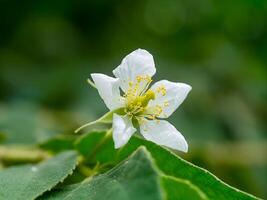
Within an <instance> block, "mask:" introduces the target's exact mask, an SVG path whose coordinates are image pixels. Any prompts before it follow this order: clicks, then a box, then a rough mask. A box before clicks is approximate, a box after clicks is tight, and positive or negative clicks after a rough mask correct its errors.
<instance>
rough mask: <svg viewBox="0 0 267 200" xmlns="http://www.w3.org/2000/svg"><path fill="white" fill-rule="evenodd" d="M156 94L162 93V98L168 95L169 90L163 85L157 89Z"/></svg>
mask: <svg viewBox="0 0 267 200" xmlns="http://www.w3.org/2000/svg"><path fill="white" fill-rule="evenodd" d="M156 92H157V93H160V94H161V95H162V96H165V95H166V94H167V89H166V87H165V86H164V85H161V86H159V87H158V88H157V89H156Z"/></svg>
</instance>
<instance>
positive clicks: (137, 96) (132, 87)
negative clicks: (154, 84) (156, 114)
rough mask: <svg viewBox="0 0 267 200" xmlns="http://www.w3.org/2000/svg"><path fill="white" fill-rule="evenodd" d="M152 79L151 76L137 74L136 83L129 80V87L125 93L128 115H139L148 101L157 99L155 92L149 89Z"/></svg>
mask: <svg viewBox="0 0 267 200" xmlns="http://www.w3.org/2000/svg"><path fill="white" fill-rule="evenodd" d="M151 81H152V80H151V77H149V76H137V77H136V81H135V83H133V82H129V89H128V91H127V92H126V93H125V95H124V97H125V99H126V107H125V112H126V113H127V114H128V115H130V116H137V115H138V114H141V113H142V112H143V111H144V110H145V108H146V107H147V105H148V102H149V101H150V100H154V99H155V93H154V92H153V91H152V90H147V87H148V85H149V84H150V83H151ZM146 90H147V91H146Z"/></svg>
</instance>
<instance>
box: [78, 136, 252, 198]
mask: <svg viewBox="0 0 267 200" xmlns="http://www.w3.org/2000/svg"><path fill="white" fill-rule="evenodd" d="M97 134H101V133H93V134H92V135H90V138H91V139H92V140H94V138H98V137H99V135H97ZM94 135H95V136H94ZM103 137H104V136H103ZM83 138H86V136H83ZM103 140H104V139H103ZM103 140H102V141H101V143H103V144H104V145H100V144H99V143H98V144H95V146H94V147H93V148H94V149H96V148H97V151H96V150H95V151H94V152H93V153H91V155H90V157H89V158H94V160H95V161H96V162H100V163H106V162H114V164H115V162H119V161H121V160H123V159H125V158H126V157H128V156H129V155H130V154H131V153H132V152H133V151H135V150H136V149H137V148H138V147H139V146H141V145H144V146H145V147H146V148H147V149H148V150H149V152H150V153H151V155H152V157H153V158H154V159H155V162H156V165H157V166H158V168H159V169H160V170H161V171H162V172H163V173H164V174H166V175H168V176H171V177H175V178H179V179H181V180H185V181H188V182H190V183H191V184H192V185H193V187H195V188H196V187H197V188H198V189H199V190H201V191H202V192H203V193H204V195H205V196H206V197H207V198H208V199H216V200H217V199H256V197H254V196H252V195H249V194H247V193H244V192H242V191H240V190H238V189H235V188H233V187H231V186H229V185H227V184H226V183H224V182H223V181H221V180H220V179H218V178H217V177H215V176H214V175H213V174H211V173H210V172H208V171H207V170H205V169H202V168H200V167H197V166H195V165H193V164H191V163H189V162H187V161H185V160H183V159H181V158H180V157H178V156H177V155H176V154H174V153H172V152H171V151H169V150H168V149H166V148H163V147H160V146H158V145H156V144H154V143H152V142H149V141H145V140H143V139H141V138H138V137H132V138H131V140H130V141H129V143H128V144H127V145H126V146H125V147H124V148H122V149H120V150H114V146H113V142H112V138H111V137H110V138H105V140H104V141H105V142H103ZM90 142H91V144H92V143H93V141H90ZM80 143H82V141H80ZM83 145H84V147H83V148H86V143H83ZM80 148H81V146H79V148H78V150H80ZM172 182H173V181H172ZM177 190H178V189H177Z"/></svg>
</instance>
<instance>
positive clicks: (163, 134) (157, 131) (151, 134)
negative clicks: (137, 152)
mask: <svg viewBox="0 0 267 200" xmlns="http://www.w3.org/2000/svg"><path fill="white" fill-rule="evenodd" d="M144 120H145V121H144V122H143V123H142V124H141V125H140V130H141V134H142V135H143V136H144V138H145V139H147V140H149V141H152V142H154V143H156V144H159V145H163V146H166V147H169V148H172V149H176V150H180V151H183V152H187V150H188V145H187V142H186V140H185V138H184V136H183V135H182V134H181V133H180V132H179V131H178V130H177V129H176V128H175V127H174V126H173V125H172V124H170V123H169V122H167V121H165V120H159V121H156V120H146V119H144Z"/></svg>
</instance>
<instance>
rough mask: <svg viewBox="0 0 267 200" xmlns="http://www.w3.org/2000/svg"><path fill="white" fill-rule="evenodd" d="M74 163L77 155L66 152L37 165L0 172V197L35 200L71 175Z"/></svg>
mask: <svg viewBox="0 0 267 200" xmlns="http://www.w3.org/2000/svg"><path fill="white" fill-rule="evenodd" d="M76 163H77V154H76V153H75V152H73V151H68V152H64V153H61V154H59V155H57V156H55V157H54V158H52V159H50V160H47V161H45V162H42V163H40V164H38V165H23V166H18V167H11V168H8V169H6V170H3V171H1V172H0V197H1V199H5V200H25V199H27V200H31V199H35V198H36V197H38V196H40V195H41V194H42V193H44V192H45V191H47V190H50V189H51V188H53V187H54V186H55V185H56V184H57V183H59V182H61V181H63V180H64V179H65V178H66V177H67V176H68V175H69V174H71V173H72V171H73V170H74V168H75V166H76Z"/></svg>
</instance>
